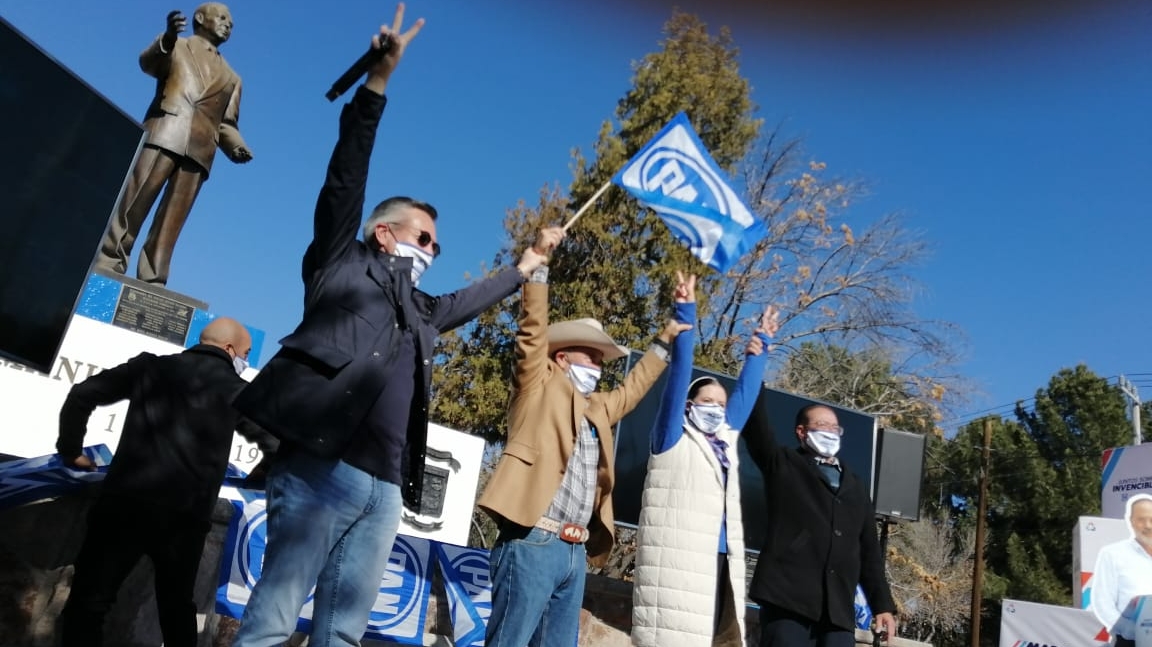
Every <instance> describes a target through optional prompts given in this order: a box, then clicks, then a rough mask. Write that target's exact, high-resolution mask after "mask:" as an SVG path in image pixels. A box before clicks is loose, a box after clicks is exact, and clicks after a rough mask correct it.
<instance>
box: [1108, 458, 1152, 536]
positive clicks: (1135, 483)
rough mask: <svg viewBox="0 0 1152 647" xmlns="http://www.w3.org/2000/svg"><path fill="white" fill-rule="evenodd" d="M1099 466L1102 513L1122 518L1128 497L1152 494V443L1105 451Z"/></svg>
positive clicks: (1114, 517)
mask: <svg viewBox="0 0 1152 647" xmlns="http://www.w3.org/2000/svg"><path fill="white" fill-rule="evenodd" d="M1100 463H1101V475H1100V476H1101V478H1100V514H1101V516H1104V517H1111V518H1113V519H1123V518H1124V511H1125V506H1126V504H1127V502H1128V499H1129V498H1131V497H1132V496H1133V495H1135V494H1152V443H1144V444H1143V445H1129V446H1127V447H1114V448H1112V449H1107V450H1104V455H1103V456H1102V457H1101V459H1100Z"/></svg>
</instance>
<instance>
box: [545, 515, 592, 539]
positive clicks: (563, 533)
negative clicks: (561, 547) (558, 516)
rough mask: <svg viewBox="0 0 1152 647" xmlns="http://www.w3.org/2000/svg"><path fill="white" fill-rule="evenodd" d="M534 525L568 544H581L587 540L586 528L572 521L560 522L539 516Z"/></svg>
mask: <svg viewBox="0 0 1152 647" xmlns="http://www.w3.org/2000/svg"><path fill="white" fill-rule="evenodd" d="M536 527H537V528H540V529H541V530H547V531H548V532H550V533H553V534H555V535H556V536H557V537H559V538H560V539H562V540H563V541H566V542H568V543H569V544H583V543H584V542H586V541H588V535H589V532H588V529H587V528H585V527H584V526H578V525H576V524H574V523H561V522H559V521H556V520H555V519H549V518H548V517H540V520H539V521H537V522H536Z"/></svg>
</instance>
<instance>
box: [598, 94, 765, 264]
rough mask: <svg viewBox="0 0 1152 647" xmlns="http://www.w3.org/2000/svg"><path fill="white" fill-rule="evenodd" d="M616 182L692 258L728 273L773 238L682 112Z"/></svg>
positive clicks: (642, 151)
mask: <svg viewBox="0 0 1152 647" xmlns="http://www.w3.org/2000/svg"><path fill="white" fill-rule="evenodd" d="M612 182H613V183H615V184H617V185H618V186H620V187H622V188H624V189H625V190H627V191H628V192H629V193H631V194H632V195H633V196H634V197H635V198H636V199H637V200H639V201H640V202H642V203H644V205H645V206H647V207H648V208H650V209H652V210H653V211H655V212H656V214H657V215H659V216H660V219H661V220H663V221H664V224H666V225H668V228H669V229H671V230H672V234H673V235H674V236H676V238H678V239H680V240H682V241H684V242H685V243H686V244H687V245H688V248H689V249H690V250H691V251H692V254H693V255H694V256H696V258H699V259H700V260H701V261H703V262H704V263H705V264H707V265H708V266H709V267H711V268H712V269H714V270H716V271H718V272H726V271H728V269H729V268H731V267H732V266H733V265H735V264H736V261H738V260H739V259H740V257H741V256H743V255H744V254H746V253H748V252H749V251H751V249H752V248H753V247H754V246H755V245H756V243H758V242H760V241H761V240H762V239H763V238H764V237H765V236H767V235H768V228H767V227H765V226H764V223H763V222H761V221H760V219H759V218H757V217H756V216H755V215H753V213H752V211H751V210H750V209H749V208H748V207H747V206H746V205H745V204H744V202H743V201H742V200H740V198H739V196H737V195H736V192H735V191H733V190H732V187H730V186H729V185H728V182H727V180H726V179H725V178H724V174H723V172H722V171H721V170H720V167H719V166H717V165H716V162H715V161H714V160H713V159H712V156H711V155H709V154H708V151H707V150H706V149H705V148H704V144H703V143H701V142H700V138H699V137H698V136H697V135H696V131H695V130H693V129H692V124H690V123H689V122H688V117H687V115H685V114H684V113H683V112H681V113H680V114H678V115H676V116H675V117H674V118H673V119H672V121H671V122H670V123H669V124H668V125H667V126H665V127H664V130H661V131H660V132H659V133H658V134H657V135H656V136H655V137H654V138H652V141H650V142H648V145H647V146H645V147H644V148H643V149H641V150H640V152H639V153H636V155H635V157H633V158H632V159H631V160H629V161H628V163H627V164H625V165H624V168H622V169H620V172H619V173H617V174H616V176H615V177H613V178H612Z"/></svg>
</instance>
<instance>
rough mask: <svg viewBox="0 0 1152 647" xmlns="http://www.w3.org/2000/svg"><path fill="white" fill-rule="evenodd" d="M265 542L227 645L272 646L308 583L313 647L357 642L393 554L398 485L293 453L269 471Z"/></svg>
mask: <svg viewBox="0 0 1152 647" xmlns="http://www.w3.org/2000/svg"><path fill="white" fill-rule="evenodd" d="M267 491H268V522H267V523H268V525H267V530H268V543H267V548H266V550H265V551H264V563H263V566H262V567H261V569H262V572H261V576H260V579H259V580H258V581H257V582H256V588H255V589H253V590H252V596H251V598H249V600H248V604H247V605H246V606H245V608H244V617H243V619H242V620H241V624H240V631H239V632H238V633H237V634H236V639H235V640H234V641H233V643H232V644H233V647H279V646H280V645H282V644H283V643H284V642H285V641H287V640H288V637H289V636H290V635H291V634H292V632H293V631H295V629H296V621H297V618H298V617H299V614H300V608H301V607H302V606H303V605H304V603H305V602H306V601H307V599H308V593H309V592H310V591H311V590H312V585H313V584H315V585H316V594H315V596H314V597H313V600H312V632H311V633H310V635H309V639H308V644H309V645H310V646H312V647H333V646H334V645H359V644H360V638H361V637H363V636H364V632H365V629H366V628H367V626H368V616H369V614H370V613H371V611H372V605H373V604H375V602H376V596H377V593H378V591H379V589H380V580H381V578H382V577H383V576H384V570H385V569H386V568H387V566H388V558H389V556H390V555H391V554H392V543H393V542H394V541H395V539H396V531H397V530H398V528H399V526H400V510H401V508H402V506H403V503H402V501H401V497H400V486H398V485H396V484H394V483H388V482H386V481H381V480H380V479H378V478H375V477H374V476H372V475H371V474H368V473H367V472H364V471H362V470H359V469H356V468H355V467H352V466H351V465H349V464H347V463H345V462H343V461H341V460H338V459H320V458H317V457H315V456H312V455H310V454H308V453H306V452H303V451H298V450H297V451H293V452H290V453H289V454H288V455H287V456H284V457H283V458H282V459H278V460H277V461H276V462H275V463H274V464H273V466H272V469H271V470H270V472H269V474H268V485H267Z"/></svg>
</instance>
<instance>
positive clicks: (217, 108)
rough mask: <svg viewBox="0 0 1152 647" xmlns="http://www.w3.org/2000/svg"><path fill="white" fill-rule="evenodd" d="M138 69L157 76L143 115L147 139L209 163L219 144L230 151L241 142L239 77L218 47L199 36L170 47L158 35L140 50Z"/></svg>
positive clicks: (208, 166) (208, 167)
mask: <svg viewBox="0 0 1152 647" xmlns="http://www.w3.org/2000/svg"><path fill="white" fill-rule="evenodd" d="M140 69H142V70H144V72H145V73H147V74H148V75H150V76H154V77H156V96H155V98H153V100H152V104H151V105H150V106H148V112H147V114H146V115H145V116H144V129H145V130H147V131H148V140H147V143H148V144H151V145H153V146H158V147H160V148H163V149H164V150H167V151H170V152H172V153H175V154H177V155H181V156H184V157H187V158H189V159H191V160H192V161H193V162H196V163H197V164H199V165H200V166H201V167H203V168H204V173H205V175H207V174H208V171H210V170H211V169H212V158H213V157H215V155H216V147H217V146H219V147H220V148H221V149H223V150H224V151H225V153H226V154H230V153H231V151H232V150H233V149H234V148H235V147H236V146H238V145H244V140H243V138H241V137H240V131H239V130H237V122H238V121H239V119H240V77H239V76H238V75H237V74H236V72H234V71H232V68H231V67H230V66H229V65H228V62H227V61H225V60H224V57H223V56H221V55H220V51H219V50H218V49H217V48H216V47H215V46H214V45H212V43H210V42H208V40H206V39H204V38H201V37H200V36H195V35H194V36H190V37H188V38H180V39H178V40H177V41H176V45H175V46H173V48H172V51H171V52H168V53H165V52H163V51H162V50H161V49H160V39H159V38H157V39H156V40H155V41H153V42H152V44H151V45H150V46H149V47H148V49H146V50H144V52H143V53H142V54H140Z"/></svg>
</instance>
